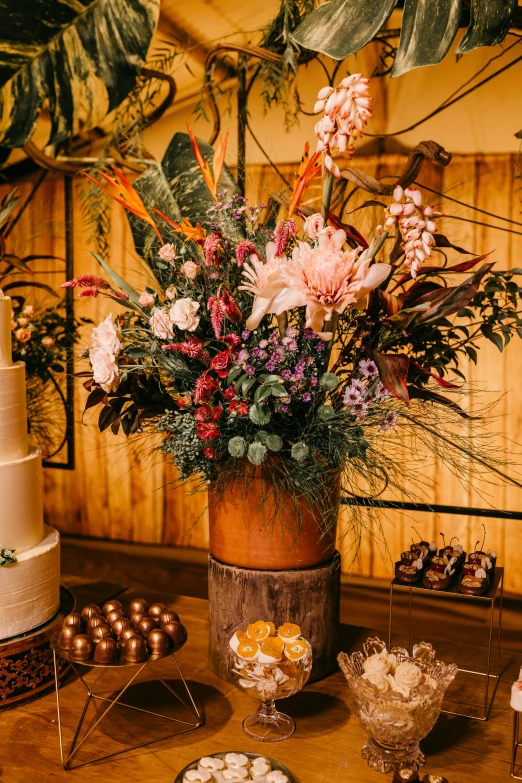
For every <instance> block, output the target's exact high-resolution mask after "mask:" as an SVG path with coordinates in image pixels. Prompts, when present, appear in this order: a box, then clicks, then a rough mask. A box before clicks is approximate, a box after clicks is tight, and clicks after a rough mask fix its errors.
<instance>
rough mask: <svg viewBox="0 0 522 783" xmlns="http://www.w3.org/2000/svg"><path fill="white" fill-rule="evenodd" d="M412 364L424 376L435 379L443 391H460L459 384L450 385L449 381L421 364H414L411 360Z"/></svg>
mask: <svg viewBox="0 0 522 783" xmlns="http://www.w3.org/2000/svg"><path fill="white" fill-rule="evenodd" d="M410 363H411V364H413V366H414V367H416V368H417V369H418V370H420V371H421V372H422V373H423V374H424V375H429V376H430V377H431V378H434V379H435V380H436V381H437V383H438V384H439V386H442V388H443V389H458V388H460V387H459V386H458V384H456V383H450V382H449V381H446V380H444V378H441V377H440V375H437V374H436V373H434V372H430V371H429V370H427V369H426V368H425V367H421V365H420V364H417V362H414V361H413V360H410Z"/></svg>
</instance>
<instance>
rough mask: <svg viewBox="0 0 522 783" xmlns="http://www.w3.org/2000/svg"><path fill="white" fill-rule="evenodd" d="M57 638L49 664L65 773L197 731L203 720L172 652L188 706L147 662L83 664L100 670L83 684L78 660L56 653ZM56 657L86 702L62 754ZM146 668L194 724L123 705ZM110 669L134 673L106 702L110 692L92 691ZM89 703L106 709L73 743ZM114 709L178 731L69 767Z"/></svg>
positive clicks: (80, 662)
mask: <svg viewBox="0 0 522 783" xmlns="http://www.w3.org/2000/svg"><path fill="white" fill-rule="evenodd" d="M58 635H59V634H58V633H56V634H55V635H54V636H53V638H52V640H51V645H52V648H53V662H54V672H55V687H56V707H57V711H58V734H59V739H60V757H61V760H62V765H63V768H64V769H66V770H68V769H77V768H78V767H84V766H86V765H87V764H93V763H95V762H97V761H102V760H104V759H109V758H112V757H113V756H118V755H120V754H121V753H127V752H128V751H130V750H136V748H143V747H145V746H146V745H151V744H152V743H154V742H161V741H162V740H166V739H169V738H171V737H177V736H178V735H180V734H186V733H187V732H189V731H194V729H197V728H198V727H199V726H201V725H202V724H203V719H202V717H201V715H200V713H199V710H198V708H197V707H196V704H195V702H194V699H193V698H192V694H191V693H190V690H189V688H188V685H187V683H186V681H185V678H184V677H183V673H182V671H181V669H180V667H179V664H178V662H177V660H176V656H175V655H174V654H173V653H170V657H171V658H172V660H173V661H174V663H175V664H176V668H177V671H178V674H179V676H180V678H181V681H182V682H183V685H184V687H185V690H186V692H187V695H188V697H189V699H190V705H188V704H186V703H185V702H184V701H183V699H182V698H181V697H180V696H178V694H177V693H176V692H175V691H173V690H172V688H171V687H170V685H168V683H167V682H165V680H164V679H163V678H162V677H160V676H159V674H158V673H157V671H156V670H155V669H154V668H153V666H152V664H151V662H150V660H149V661H144V662H143V663H141V664H125V665H122V666H115V665H111V666H106V665H104V664H95V663H92V662H89V664H87V665H88V667H89V669H90V668H100V669H101V672H100V674H99V675H98V676H97V677H96V679H95V680H94V682H93V683H91V684H89V683H87V682H86V681H85V679H84V678H83V676H82V674H81V672H80V670H79V668H77V666H76V664H78V663H79V664H80V665H82V661H73V660H71V658H69V656H68V655H67V653H65V654H64V651H63V650H60V649H59V648H58V646H57V640H58ZM57 654H58V655H59V656H60V657H61V658H67V659H68V661H69V664H70V666H71V667H72V669H73V670H74V672H75V674H76V675H77V677H78V679H79V680H80V682H81V683H82V684H83V685H84V687H85V689H86V691H87V699H86V701H85V705H84V707H83V710H82V713H81V715H80V719H79V721H78V725H77V727H76V730H75V732H74V736H73V739H72V742H71V745H70V747H69V750H68V751H67V752H65V751H64V743H63V737H62V720H61V710H60V687H59V680H58V666H57ZM165 657H166V656H156V657H155V659H154V660H155V661H158V660H160V658H165ZM146 667H148V668H149V669H150V670H151V671H152V672H153V673H154V675H155V676H156V679H157V680H158V681H159V682H161V683H162V684H163V685H164V686H165V688H166V689H167V690H168V691H169V692H170V693H171V694H172V696H174V697H175V698H176V699H177V700H178V701H179V702H181V704H182V705H183V706H184V707H185V708H186V709H187V710H189V711H190V712H191V713H193V714H194V715H195V717H196V721H195V722H194V723H191V722H190V721H185V720H181V719H179V718H173V717H171V716H170V715H164V714H162V713H159V712H154V711H152V710H147V709H144V708H142V707H136V706H135V705H133V704H126V703H125V702H123V701H121V697H122V696H123V694H124V693H125V692H126V691H127V689H128V688H129V687H130V686H131V685H132V684H133V682H135V680H136V679H137V678H138V677H139V675H140V674H141V672H142V671H143V670H144V669H145V668H146ZM114 668H128V669H130V670H132V669H135V672H134V673H133V674H132V677H131V678H130V679H129V680H128V682H127V683H126V685H124V687H123V688H121V689H120V690H118V691H116V695H115V697H114V698H111V699H108V698H106V696H104V695H103V694H106V693H114V690H113V689H111V690H108V691H98V692H95V691H94V687H95V686H96V685H97V684H98V683H99V682H100V680H101V679H102V677H103V676H104V675H105V674H106V672H107V671H109V669H114ZM91 700H93V701H99V702H105V703H107V704H108V707H107V708H106V709H105V710H104V712H102V714H101V715H100V717H99V718H98V719H97V720H96V721H95V723H94V724H93V725H92V726H91V728H90V729H89V730H88V731H87V732H86V734H85V735H84V736H83V737H82V739H81V740H80V741H79V742H78V744H76V742H77V739H78V736H79V734H80V732H81V729H82V726H83V721H84V718H85V715H86V713H87V709H88V707H89V704H90V703H91ZM115 706H120V707H127V708H128V709H131V710H137V711H138V712H142V713H144V714H146V715H154V716H155V717H158V718H163V719H165V720H170V721H173V722H174V723H178V724H180V725H181V727H182V728H180V729H179V731H174V732H172V733H170V734H165V735H163V736H161V737H157V738H154V739H149V740H147V741H145V742H140V743H138V744H136V745H129V747H125V748H122V749H121V750H117V751H114V752H113V753H106V754H105V755H102V756H97V757H96V758H94V759H89V760H88V761H82V762H80V763H79V764H73V763H72V760H73V759H74V757H75V756H76V754H77V752H78V751H79V750H80V748H81V747H82V745H84V743H85V742H86V740H87V739H88V738H89V737H90V736H91V734H92V733H93V732H94V731H95V729H96V728H97V727H98V726H99V724H100V723H101V722H102V721H103V719H104V718H105V717H106V716H107V714H108V713H109V712H110V711H111V710H112V708H113V707H115Z"/></svg>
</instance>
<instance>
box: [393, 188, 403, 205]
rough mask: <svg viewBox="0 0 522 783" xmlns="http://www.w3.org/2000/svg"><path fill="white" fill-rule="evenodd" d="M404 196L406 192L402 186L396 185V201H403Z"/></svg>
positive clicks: (394, 190) (394, 193) (394, 191)
mask: <svg viewBox="0 0 522 783" xmlns="http://www.w3.org/2000/svg"><path fill="white" fill-rule="evenodd" d="M403 195H404V191H403V189H402V188H401V186H400V185H395V187H394V189H393V198H394V199H395V201H401V200H402V197H403Z"/></svg>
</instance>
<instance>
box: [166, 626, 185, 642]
mask: <svg viewBox="0 0 522 783" xmlns="http://www.w3.org/2000/svg"><path fill="white" fill-rule="evenodd" d="M163 630H164V631H165V632H166V633H168V635H169V636H170V638H171V639H172V641H173V642H174V644H183V642H186V641H187V631H186V629H185V626H184V625H181V623H176V622H173V623H165V625H164V626H163Z"/></svg>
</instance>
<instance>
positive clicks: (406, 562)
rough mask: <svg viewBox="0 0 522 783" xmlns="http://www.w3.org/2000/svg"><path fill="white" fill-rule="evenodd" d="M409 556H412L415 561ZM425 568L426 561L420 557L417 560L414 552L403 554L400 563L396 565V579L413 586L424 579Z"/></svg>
mask: <svg viewBox="0 0 522 783" xmlns="http://www.w3.org/2000/svg"><path fill="white" fill-rule="evenodd" d="M408 555H412V556H413V559H410V558H408ZM424 568H425V561H424V560H422V559H421V558H420V557H419V558H417V559H415V554H414V553H413V552H403V553H402V555H401V559H400V561H399V562H398V563H395V578H396V579H397V580H398V581H399V582H403V583H404V584H406V585H413V584H415V583H416V582H420V580H421V579H422V574H423V571H424Z"/></svg>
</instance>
